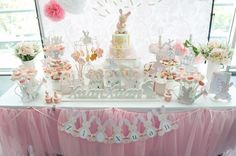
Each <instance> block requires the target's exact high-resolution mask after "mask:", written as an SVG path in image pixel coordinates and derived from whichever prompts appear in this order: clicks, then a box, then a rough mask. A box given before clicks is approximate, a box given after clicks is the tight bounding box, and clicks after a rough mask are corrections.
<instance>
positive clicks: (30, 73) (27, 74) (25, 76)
mask: <svg viewBox="0 0 236 156" xmlns="http://www.w3.org/2000/svg"><path fill="white" fill-rule="evenodd" d="M36 74H37V71H36V70H35V69H34V68H32V67H24V66H20V67H19V68H17V69H15V70H13V73H12V77H11V80H13V81H18V82H19V83H20V84H21V85H24V84H26V83H27V82H30V81H31V80H33V79H34V78H35V76H36Z"/></svg>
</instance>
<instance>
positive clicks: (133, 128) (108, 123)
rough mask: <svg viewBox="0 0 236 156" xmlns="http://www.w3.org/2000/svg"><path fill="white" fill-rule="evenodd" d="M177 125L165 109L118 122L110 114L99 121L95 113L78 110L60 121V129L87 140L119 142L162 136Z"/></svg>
mask: <svg viewBox="0 0 236 156" xmlns="http://www.w3.org/2000/svg"><path fill="white" fill-rule="evenodd" d="M81 119H82V120H81ZM77 121H82V122H81V124H79V125H80V128H76V127H77V125H76V123H77ZM94 124H95V125H96V126H95V127H96V128H95V129H96V130H95V132H94V131H93V132H91V129H93V130H94ZM140 125H143V127H144V130H142V131H141V129H142V128H140ZM157 125H158V126H157ZM125 127H126V128H125ZM177 127H178V126H177V124H176V123H174V122H172V121H170V120H169V119H168V114H166V113H165V111H164V112H163V111H162V112H157V111H156V110H152V111H150V112H147V113H146V114H144V115H138V116H134V118H133V119H132V120H130V119H126V118H122V119H120V120H119V122H118V123H116V122H115V121H114V120H113V119H112V116H109V119H107V120H105V121H101V119H100V118H99V117H98V116H96V115H95V114H92V115H90V116H89V117H88V115H87V113H86V112H79V113H77V114H76V115H72V116H71V117H70V118H69V120H68V121H67V122H65V123H62V125H61V127H60V130H61V131H63V132H66V133H68V134H71V135H72V136H74V137H79V138H81V139H86V140H88V141H93V142H100V143H109V144H113V143H115V144H121V143H130V142H136V141H140V140H145V139H148V138H153V137H155V136H157V135H159V136H163V135H164V134H165V133H168V132H170V131H172V130H173V129H176V128H177ZM107 131H110V132H111V134H110V133H109V132H107Z"/></svg>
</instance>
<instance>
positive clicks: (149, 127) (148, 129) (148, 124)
mask: <svg viewBox="0 0 236 156" xmlns="http://www.w3.org/2000/svg"><path fill="white" fill-rule="evenodd" d="M139 119H140V120H141V121H142V122H143V124H144V127H145V134H146V135H147V136H148V137H150V138H152V137H154V136H156V128H155V127H154V126H153V124H152V119H153V115H152V113H151V112H148V113H147V120H145V119H144V118H143V117H142V116H140V117H139Z"/></svg>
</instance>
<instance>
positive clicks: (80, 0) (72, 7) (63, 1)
mask: <svg viewBox="0 0 236 156" xmlns="http://www.w3.org/2000/svg"><path fill="white" fill-rule="evenodd" d="M57 2H58V3H59V4H60V5H61V6H62V7H63V9H64V10H65V11H66V12H69V13H71V14H78V13H80V12H82V11H83V8H84V7H85V4H86V0H57Z"/></svg>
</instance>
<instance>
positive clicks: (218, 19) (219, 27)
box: [211, 0, 235, 43]
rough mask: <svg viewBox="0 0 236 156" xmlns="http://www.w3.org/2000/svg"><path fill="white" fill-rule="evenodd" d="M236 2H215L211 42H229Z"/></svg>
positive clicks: (216, 0)
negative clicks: (235, 3)
mask: <svg viewBox="0 0 236 156" xmlns="http://www.w3.org/2000/svg"><path fill="white" fill-rule="evenodd" d="M234 1H235V0H215V5H214V11H213V14H214V16H213V20H212V29H211V40H220V41H222V42H225V43H227V42H228V40H229V35H230V33H231V26H232V22H233V18H234V11H235V5H234Z"/></svg>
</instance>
